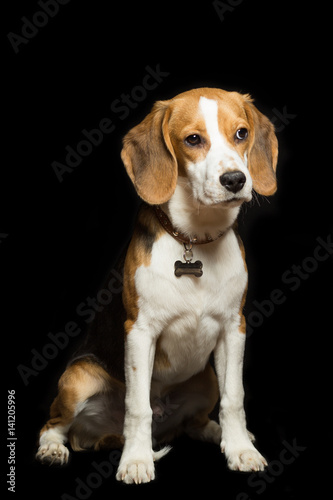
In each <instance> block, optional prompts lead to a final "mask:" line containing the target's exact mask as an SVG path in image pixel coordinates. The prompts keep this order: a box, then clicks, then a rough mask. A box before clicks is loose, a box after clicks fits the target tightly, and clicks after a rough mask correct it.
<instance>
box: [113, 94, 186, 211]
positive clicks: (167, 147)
mask: <svg viewBox="0 0 333 500" xmlns="http://www.w3.org/2000/svg"><path fill="white" fill-rule="evenodd" d="M169 115H170V110H169V106H168V101H158V102H156V103H155V105H154V107H153V109H152V111H151V113H149V115H148V116H146V118H145V119H144V120H143V121H142V122H141V123H139V125H137V126H136V127H134V128H132V129H131V130H130V131H129V132H128V134H127V135H126V136H125V137H124V139H123V149H122V152H121V158H122V160H123V162H124V165H125V167H126V170H127V173H128V175H129V176H130V178H131V180H132V182H133V184H134V186H135V189H136V190H137V193H138V195H139V196H140V197H141V198H142V199H143V200H144V201H146V202H147V203H149V204H151V205H159V204H161V203H165V202H166V201H168V200H169V199H170V198H171V196H172V195H173V192H174V190H175V188H176V183H177V161H176V157H175V154H174V151H173V147H172V144H171V141H170V136H169V130H168V119H169Z"/></svg>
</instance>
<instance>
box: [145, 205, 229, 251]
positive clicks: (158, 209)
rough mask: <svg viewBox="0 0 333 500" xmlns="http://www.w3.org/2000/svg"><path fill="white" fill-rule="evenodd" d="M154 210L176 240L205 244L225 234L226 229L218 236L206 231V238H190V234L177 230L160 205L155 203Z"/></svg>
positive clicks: (188, 243)
mask: <svg viewBox="0 0 333 500" xmlns="http://www.w3.org/2000/svg"><path fill="white" fill-rule="evenodd" d="M153 208H154V211H155V214H156V216H157V218H158V220H159V222H160V224H161V226H162V227H163V228H164V229H165V230H166V231H167V232H168V233H169V234H170V235H171V236H172V237H173V238H175V240H177V241H179V242H180V243H186V244H187V245H190V244H192V245H204V244H206V243H212V242H213V241H216V240H218V239H219V238H221V236H223V235H224V234H225V233H226V231H223V232H220V233H219V234H218V236H216V238H212V237H211V236H210V235H209V234H207V233H206V235H205V236H206V238H204V239H203V238H197V237H196V236H195V235H194V236H193V238H190V237H189V236H186V235H185V234H183V233H181V232H180V231H177V230H176V229H175V228H174V227H173V225H172V223H171V220H170V219H169V217H168V216H167V214H166V213H165V212H164V211H163V210H162V209H161V207H160V206H159V205H154V207H153Z"/></svg>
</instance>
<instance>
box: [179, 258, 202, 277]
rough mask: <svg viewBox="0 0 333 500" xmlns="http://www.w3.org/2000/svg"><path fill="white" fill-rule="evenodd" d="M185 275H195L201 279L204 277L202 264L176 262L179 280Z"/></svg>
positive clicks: (197, 262) (198, 262)
mask: <svg viewBox="0 0 333 500" xmlns="http://www.w3.org/2000/svg"><path fill="white" fill-rule="evenodd" d="M183 274H185V275H186V274H187V275H190V274H193V275H194V276H195V277H196V278H200V276H202V275H203V270H202V262H201V261H200V260H197V261H196V262H193V263H192V262H181V261H180V260H177V261H176V262H175V275H176V276H177V278H179V277H180V276H183Z"/></svg>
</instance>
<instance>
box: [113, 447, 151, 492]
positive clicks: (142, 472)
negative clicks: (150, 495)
mask: <svg viewBox="0 0 333 500" xmlns="http://www.w3.org/2000/svg"><path fill="white" fill-rule="evenodd" d="M116 478H117V480H118V481H123V482H124V483H126V484H132V483H135V484H141V483H149V482H150V481H152V480H153V479H155V467H154V461H153V454H152V453H151V454H150V456H148V455H147V456H146V457H143V456H142V457H138V458H134V457H133V458H132V457H131V456H128V457H126V456H125V457H124V458H123V457H122V458H121V460H120V464H119V467H118V471H117V475H116Z"/></svg>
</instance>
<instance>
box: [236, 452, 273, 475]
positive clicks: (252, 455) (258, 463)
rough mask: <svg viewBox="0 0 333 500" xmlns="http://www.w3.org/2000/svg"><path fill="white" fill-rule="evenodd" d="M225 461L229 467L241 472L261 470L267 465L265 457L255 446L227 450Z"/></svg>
mask: <svg viewBox="0 0 333 500" xmlns="http://www.w3.org/2000/svg"><path fill="white" fill-rule="evenodd" d="M227 463H228V467H229V469H231V470H239V471H242V472H252V471H263V470H264V468H265V467H266V466H267V465H268V464H267V462H266V460H265V458H264V457H263V456H262V455H261V454H260V453H259V451H257V450H256V449H255V448H253V449H252V448H251V449H248V450H238V451H234V452H229V453H228V454H227Z"/></svg>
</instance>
